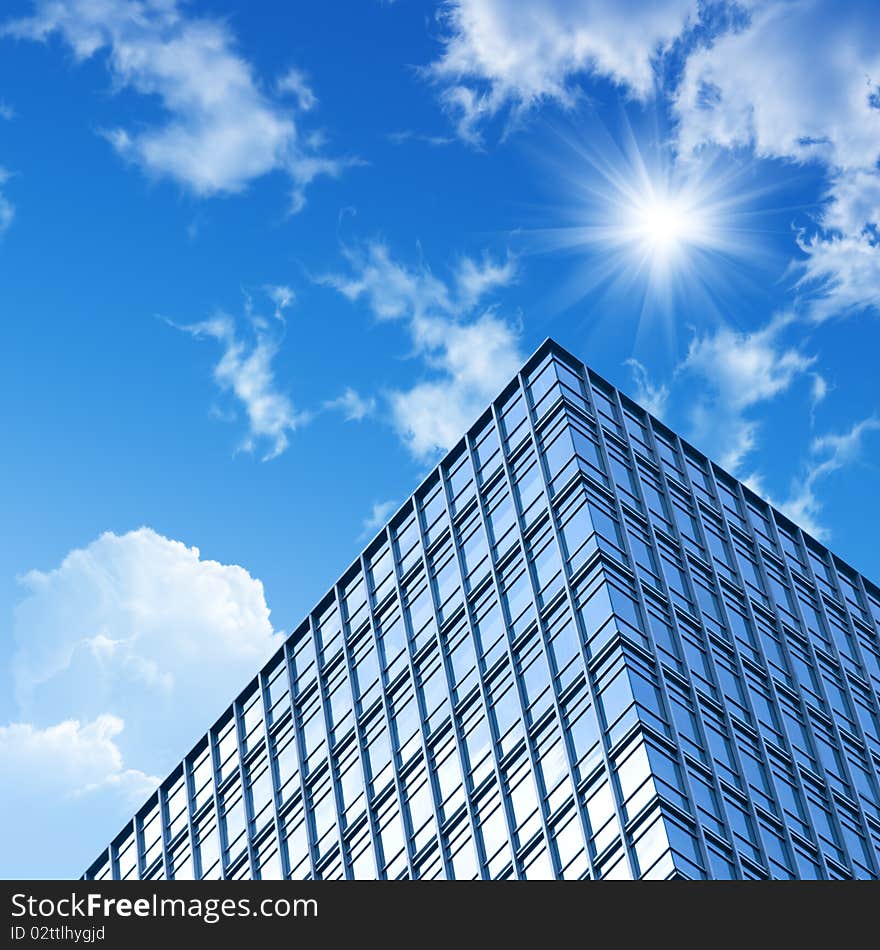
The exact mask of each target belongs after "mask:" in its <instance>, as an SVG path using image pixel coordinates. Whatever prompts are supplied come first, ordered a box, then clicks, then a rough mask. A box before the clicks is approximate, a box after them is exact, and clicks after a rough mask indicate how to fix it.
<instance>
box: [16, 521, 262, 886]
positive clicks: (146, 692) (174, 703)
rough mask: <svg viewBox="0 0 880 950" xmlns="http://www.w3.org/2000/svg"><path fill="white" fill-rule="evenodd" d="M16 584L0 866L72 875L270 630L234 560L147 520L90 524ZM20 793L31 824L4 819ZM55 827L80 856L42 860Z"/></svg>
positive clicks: (191, 736) (235, 679) (258, 597)
mask: <svg viewBox="0 0 880 950" xmlns="http://www.w3.org/2000/svg"><path fill="white" fill-rule="evenodd" d="M20 583H21V585H22V587H23V589H24V597H23V599H22V600H21V602H20V603H19V605H18V606H17V608H16V610H15V615H14V625H13V637H14V642H15V652H14V657H13V664H12V673H13V684H14V694H15V698H16V702H17V706H18V711H17V717H16V719H17V721H15V722H13V723H10V724H8V725H5V726H0V758H2V760H3V763H4V768H3V770H2V773H0V835H2V837H3V840H4V844H6V845H8V846H9V848H8V850H9V856H10V857H9V860H11V856H12V855H13V854H14V855H15V856H16V858H15V860H16V861H17V862H18V863H17V864H16V866H14V867H13V866H7V862H4V861H2V860H0V874H2V875H3V876H28V875H47V874H48V875H51V874H56V875H59V876H71V875H75V874H78V873H81V871H82V870H83V868H84V867H85V865H86V864H87V862H88V861H89V860H90V859H91V858H92V857H94V852H95V849H96V846H97V844H96V838H95V835H96V833H97V834H98V840H99V841H100V838H101V836H104V837H106V838H109V837H110V836H111V835H112V834H114V833H115V832H116V831H117V830H118V826H119V825H120V824H121V822H122V821H123V820H125V818H127V817H128V816H130V814H131V812H132V810H133V809H134V808H136V807H137V806H138V805H140V804H141V803H142V802H143V800H144V799H145V798H146V796H147V795H148V794H149V792H150V791H152V789H153V788H155V786H156V785H157V784H158V781H159V778H157V776H160V777H161V776H163V775H164V774H165V773H166V772H167V770H168V769H169V768H171V767H172V766H173V765H174V764H175V762H176V761H178V760H179V759H180V758H181V757H182V756H183V755H184V754H185V753H186V752H187V751H188V749H189V748H190V746H191V745H192V743H193V742H194V741H195V740H196V739H198V737H199V736H200V735H201V734H202V733H203V731H204V729H205V726H206V725H207V719H206V717H208V718H209V717H210V715H211V711H212V710H213V711H214V712H219V711H220V709H219V708H218V707H217V703H218V697H219V698H226V697H228V696H230V695H233V694H234V693H235V692H236V691H237V690H238V689H240V688H241V687H242V686H243V685H244V680H245V678H246V676H247V675H248V674H249V673H250V672H252V671H253V670H254V669H255V668H257V667H258V666H259V665H260V663H261V662H262V661H264V660H265V659H267V658H268V657H269V655H270V654H271V652H272V651H273V650H274V649H276V648H277V645H278V642H279V635H278V634H276V633H275V631H273V629H272V625H271V623H270V621H269V608H268V607H267V605H266V600H265V596H264V593H263V586H262V584H261V583H260V582H259V581H258V580H256V579H255V578H253V577H251V575H250V574H248V572H247V571H246V570H244V568H241V567H238V566H236V565H227V564H220V563H218V562H216V561H209V560H205V559H203V558H202V557H201V555H200V553H199V550H198V548H195V547H187V546H186V545H185V544H182V543H181V542H179V541H173V540H170V539H168V538H165V537H162V536H161V535H159V534H157V533H156V532H155V531H152V530H151V529H149V528H140V529H139V530H137V531H130V532H128V533H127V534H123V535H116V534H112V533H109V532H108V533H106V534H103V535H101V537H99V538H98V539H96V540H95V541H93V542H92V543H91V544H89V545H88V546H86V547H85V548H81V549H77V550H73V551H71V552H70V553H69V554H68V555H67V556H66V557H65V558H64V560H63V561H62V562H61V563H60V564H59V565H58V567H56V568H54V569H53V570H49V571H31V572H30V573H28V574H26V575H24V576H23V577H22V578H20ZM25 801H27V803H28V806H27V807H28V808H29V809H30V810H32V811H34V813H39V814H40V816H41V819H40V822H39V823H38V824H37V825H34V824H33V823H32V822H31V823H27V824H26V825H22V823H21V822H20V821H17V820H16V816H17V815H19V814H20V809H21V807H22V803H23V802H25ZM100 829H103V831H101V830H100ZM59 835H64V839H65V841H67V842H69V843H70V848H69V849H65V854H70V853H72V852H73V851H75V850H77V849H79V851H80V853H81V866H78V867H64V866H59V865H58V863H57V861H56V860H55V859H54V858H53V854H54V851H55V849H53V847H52V842H53V838H54V836H59ZM3 850H4V851H5V850H6V849H5V848H4V849H3ZM28 862H30V863H28Z"/></svg>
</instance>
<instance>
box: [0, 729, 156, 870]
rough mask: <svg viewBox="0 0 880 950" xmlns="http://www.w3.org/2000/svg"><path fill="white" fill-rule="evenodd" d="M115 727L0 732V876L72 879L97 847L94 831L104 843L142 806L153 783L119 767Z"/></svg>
mask: <svg viewBox="0 0 880 950" xmlns="http://www.w3.org/2000/svg"><path fill="white" fill-rule="evenodd" d="M122 728H123V724H122V721H121V720H120V719H118V718H117V717H115V716H110V715H101V716H98V717H97V718H96V719H94V720H92V721H90V722H79V721H77V720H75V719H70V720H65V721H64V722H60V723H57V724H55V725H51V726H48V727H46V728H40V727H37V726H34V725H32V724H31V723H20V722H19V723H12V724H11V725H8V726H0V759H2V761H3V770H2V772H0V836H2V838H3V848H2V849H0V876H2V877H4V878H38V877H55V878H72V877H77V876H78V875H80V874H82V872H83V871H84V870H85V868H86V866H87V865H88V864H89V862H90V861H91V860H92V859H93V858H94V857H95V854H96V852H97V849H98V848H99V847H100V846H101V843H102V841H101V837H99V838H98V839H97V840H96V832H97V834H98V835H99V836H102V837H103V840H104V841H106V840H108V839H109V838H110V837H111V836H112V835H114V834H115V833H116V832H117V831H118V830H119V828H120V826H121V825H122V823H123V822H124V821H125V820H126V819H128V818H130V817H131V813H132V812H133V811H134V810H135V809H136V808H138V807H139V806H140V805H142V804H143V802H144V800H145V799H146V797H147V796H148V795H149V794H150V793H151V792H152V791H153V789H155V787H156V785H157V784H158V783H159V779H158V778H157V777H156V776H154V775H148V774H146V773H144V772H141V771H139V770H137V769H129V768H126V767H125V765H124V763H123V755H122V751H121V750H120V748H119V745H118V744H117V738H118V737H119V735H120V734H121V733H122ZM22 814H27V815H30V816H39V820H29V821H22V819H21V816H22ZM59 841H63V842H64V847H63V848H59V847H58V842H59Z"/></svg>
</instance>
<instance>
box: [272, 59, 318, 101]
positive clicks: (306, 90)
mask: <svg viewBox="0 0 880 950" xmlns="http://www.w3.org/2000/svg"><path fill="white" fill-rule="evenodd" d="M278 91H279V92H280V93H282V94H283V95H290V96H293V97H294V99H296V102H297V105H298V106H299V108H300V109H301V110H302V111H303V112H308V111H309V110H310V109H314V108H315V106H316V105H317V104H318V98H317V96H316V95H315V93H314V92H313V91H312V87H311V86H310V85H309V82H308V79H306V74H305V73H304V72H302V70H299V69H296V68H295V67H293V66H292V67H291V68H290V69H288V70H287V72H286V73H285V74H284V75H283V76H282V77H281V79H279V80H278Z"/></svg>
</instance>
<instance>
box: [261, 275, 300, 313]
mask: <svg viewBox="0 0 880 950" xmlns="http://www.w3.org/2000/svg"><path fill="white" fill-rule="evenodd" d="M265 291H266V293H267V294H268V295H269V299H270V300H271V301H272V303H273V304H275V316H276V318H277V319H278V320H283V319H284V311H285V310H288V309H290V307H292V306H293V304H294V303H295V302H296V294H295V293H294V291H293V289H292V288H290V287H288V286H287V285H286V284H268V285H267V286H266V287H265Z"/></svg>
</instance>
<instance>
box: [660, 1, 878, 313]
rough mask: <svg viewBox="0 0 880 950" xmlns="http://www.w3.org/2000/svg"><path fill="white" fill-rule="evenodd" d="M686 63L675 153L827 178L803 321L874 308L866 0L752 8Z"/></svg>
mask: <svg viewBox="0 0 880 950" xmlns="http://www.w3.org/2000/svg"><path fill="white" fill-rule="evenodd" d="M751 6H752V8H753V9H752V13H751V22H750V23H749V24H748V25H746V26H745V27H744V28H742V29H740V30H739V31H735V32H729V33H727V34H725V35H724V36H721V37H718V38H716V39H715V40H714V42H713V43H712V44H711V45H710V46H708V47H707V48H704V49H700V50H697V51H696V52H694V53H692V55H691V56H690V57H689V58H688V60H687V63H686V66H685V70H684V76H683V79H682V83H681V86H680V88H679V90H678V92H677V95H676V97H675V108H676V111H677V114H678V118H679V144H680V146H681V149H682V151H683V152H684V153H688V152H691V151H694V150H698V149H699V148H700V147H701V146H702V145H704V144H706V143H715V144H718V145H721V146H724V147H729V148H737V147H745V148H751V149H753V150H754V152H755V154H757V155H758V156H762V157H768V158H782V159H787V160H790V161H796V162H808V161H815V162H819V163H821V164H822V165H824V166H825V168H826V169H827V172H828V175H829V181H830V188H829V193H828V202H827V204H826V206H825V208H824V209H823V212H822V214H821V215H820V216H819V218H818V220H817V228H816V230H815V231H814V232H813V233H810V234H803V235H801V237H800V239H799V245H800V247H801V250H802V251H803V252H804V253H805V254H806V255H807V259H806V262H805V263H804V265H803V279H802V281H801V287H802V288H803V289H805V290H810V291H811V292H812V293H813V294H814V295H815V300H814V301H813V302H812V304H811V312H812V315H813V316H814V317H815V318H817V319H824V318H826V317H828V316H830V315H832V314H833V313H836V312H842V311H847V310H853V309H857V308H862V307H866V306H873V307H875V308H880V290H878V288H880V242H878V240H877V231H876V228H877V225H878V223H880V222H878V218H880V173H878V170H877V161H878V158H880V108H878V89H880V44H878V43H877V40H876V35H877V17H876V13H877V6H876V3H875V2H874V0H856V2H851V3H846V4H840V3H834V2H831V0H808V2H803V3H790V2H781V0H774V2H768V0H765V2H757V3H754V4H752V5H751Z"/></svg>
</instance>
